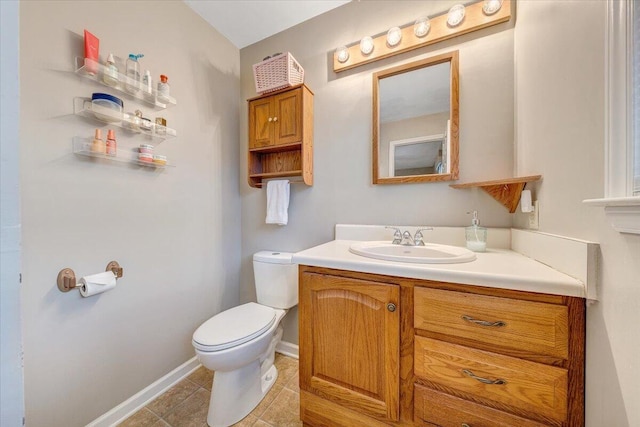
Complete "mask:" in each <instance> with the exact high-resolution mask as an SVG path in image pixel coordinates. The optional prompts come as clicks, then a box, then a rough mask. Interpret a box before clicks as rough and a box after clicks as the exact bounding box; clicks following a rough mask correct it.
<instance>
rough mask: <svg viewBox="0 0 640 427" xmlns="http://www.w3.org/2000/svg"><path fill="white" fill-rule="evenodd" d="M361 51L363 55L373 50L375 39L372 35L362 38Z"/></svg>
mask: <svg viewBox="0 0 640 427" xmlns="http://www.w3.org/2000/svg"><path fill="white" fill-rule="evenodd" d="M360 52H362V54H363V55H369V54H370V53H371V52H373V39H372V38H371V37H370V36H366V37H363V38H362V40H360Z"/></svg>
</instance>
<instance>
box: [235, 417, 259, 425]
mask: <svg viewBox="0 0 640 427" xmlns="http://www.w3.org/2000/svg"><path fill="white" fill-rule="evenodd" d="M256 421H258V418H257V417H255V416H253V415H251V414H249V415H247V416H246V417H244V418H243V419H242V421H240V422H239V423H235V424H234V425H233V427H251V426H253V425H254V424H255V423H256Z"/></svg>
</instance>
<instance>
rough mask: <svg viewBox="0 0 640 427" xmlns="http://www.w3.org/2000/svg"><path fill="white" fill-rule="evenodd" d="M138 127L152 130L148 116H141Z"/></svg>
mask: <svg viewBox="0 0 640 427" xmlns="http://www.w3.org/2000/svg"><path fill="white" fill-rule="evenodd" d="M140 128H141V129H142V130H146V131H148V132H150V131H152V130H153V123H152V122H151V120H149V119H148V118H146V117H143V118H142V121H141V122H140Z"/></svg>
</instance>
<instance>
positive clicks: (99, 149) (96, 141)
mask: <svg viewBox="0 0 640 427" xmlns="http://www.w3.org/2000/svg"><path fill="white" fill-rule="evenodd" d="M105 149H106V147H105V145H104V141H103V140H102V131H101V130H100V129H96V133H95V136H94V137H93V142H92V143H91V152H92V153H98V154H104V152H105Z"/></svg>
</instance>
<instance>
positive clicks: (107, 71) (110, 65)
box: [102, 53, 119, 86]
mask: <svg viewBox="0 0 640 427" xmlns="http://www.w3.org/2000/svg"><path fill="white" fill-rule="evenodd" d="M102 79H103V80H104V82H105V83H106V84H108V85H109V86H117V85H118V80H119V78H118V67H117V66H116V61H115V59H113V53H110V54H109V57H108V58H107V63H106V64H105V66H104V75H103V76H102Z"/></svg>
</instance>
